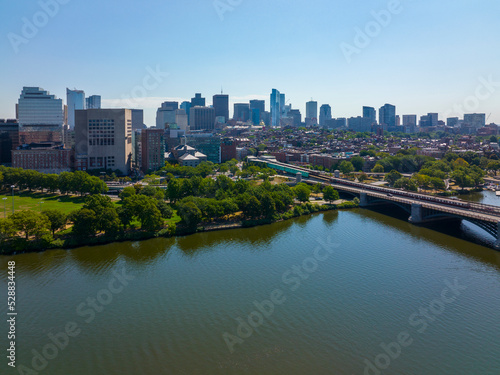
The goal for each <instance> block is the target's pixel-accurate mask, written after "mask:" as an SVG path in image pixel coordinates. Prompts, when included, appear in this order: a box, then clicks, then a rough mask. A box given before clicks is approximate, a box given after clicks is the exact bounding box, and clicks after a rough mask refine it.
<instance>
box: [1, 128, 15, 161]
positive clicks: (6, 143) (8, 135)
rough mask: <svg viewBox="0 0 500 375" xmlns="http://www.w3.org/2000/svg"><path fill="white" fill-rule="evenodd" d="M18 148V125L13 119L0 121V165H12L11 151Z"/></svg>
mask: <svg viewBox="0 0 500 375" xmlns="http://www.w3.org/2000/svg"><path fill="white" fill-rule="evenodd" d="M17 146H19V123H18V122H17V120H15V119H6V120H0V164H10V163H12V150H15V149H16V148H17Z"/></svg>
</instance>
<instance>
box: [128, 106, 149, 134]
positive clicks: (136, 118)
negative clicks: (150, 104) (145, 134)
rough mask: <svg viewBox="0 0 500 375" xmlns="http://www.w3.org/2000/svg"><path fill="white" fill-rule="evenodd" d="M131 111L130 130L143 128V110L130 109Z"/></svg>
mask: <svg viewBox="0 0 500 375" xmlns="http://www.w3.org/2000/svg"><path fill="white" fill-rule="evenodd" d="M131 111H132V130H136V129H144V128H145V127H146V126H145V125H144V110H142V109H131Z"/></svg>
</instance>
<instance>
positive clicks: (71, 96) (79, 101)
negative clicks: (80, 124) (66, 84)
mask: <svg viewBox="0 0 500 375" xmlns="http://www.w3.org/2000/svg"><path fill="white" fill-rule="evenodd" d="M66 103H67V105H68V125H69V128H70V129H74V128H75V111H76V110H77V109H85V92H84V91H82V90H70V89H68V88H66Z"/></svg>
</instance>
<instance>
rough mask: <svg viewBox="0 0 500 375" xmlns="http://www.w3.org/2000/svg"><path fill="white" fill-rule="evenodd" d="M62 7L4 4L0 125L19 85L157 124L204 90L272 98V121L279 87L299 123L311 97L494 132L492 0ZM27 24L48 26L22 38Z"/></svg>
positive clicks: (497, 77) (234, 0) (253, 0)
mask: <svg viewBox="0 0 500 375" xmlns="http://www.w3.org/2000/svg"><path fill="white" fill-rule="evenodd" d="M57 1H60V2H61V3H65V4H59V3H57V4H59V6H58V7H59V9H57V10H55V11H53V12H52V14H48V13H47V11H44V10H43V8H42V6H41V5H40V2H38V1H33V0H23V1H20V2H14V1H4V2H2V4H1V5H0V10H1V11H2V14H3V15H4V17H3V20H2V23H0V50H1V51H2V58H1V59H0V71H1V72H2V73H1V75H0V118H5V117H8V118H11V117H13V116H14V105H15V103H16V102H17V99H18V97H19V94H20V92H21V89H22V86H40V87H43V88H44V89H45V90H49V91H50V92H51V93H52V94H55V95H56V96H57V97H59V98H63V99H64V101H66V94H65V89H66V87H69V88H77V89H81V90H84V91H85V93H86V95H87V96H88V95H92V94H98V95H101V96H102V98H103V101H104V105H105V106H107V107H109V106H120V107H132V106H133V107H138V108H144V112H145V122H146V124H147V125H148V126H152V125H154V123H155V120H154V119H155V114H156V108H157V107H159V106H160V104H161V102H162V101H164V100H167V99H179V100H186V99H190V98H191V97H192V96H194V93H195V92H201V93H202V94H203V96H204V97H206V98H207V103H208V104H211V102H212V99H211V98H212V95H214V94H216V93H219V92H220V88H221V86H223V88H224V92H225V93H227V94H229V95H230V98H231V102H244V101H247V100H248V99H251V98H260V99H266V109H267V110H268V109H269V94H270V92H271V89H272V88H277V89H278V90H280V91H281V92H284V93H285V94H286V97H287V100H288V99H289V100H290V103H292V105H293V107H294V108H298V109H300V110H301V112H302V113H303V115H304V114H305V102H306V101H308V100H310V99H311V98H314V100H317V101H318V102H319V105H321V104H325V103H327V104H330V105H331V106H332V112H333V115H334V117H350V116H358V115H360V114H361V107H362V106H363V105H369V106H373V107H376V108H377V109H378V108H379V107H380V106H382V105H383V104H384V103H391V104H394V105H396V107H397V113H398V114H400V115H403V114H417V115H422V114H426V113H427V112H439V113H440V118H441V119H443V117H446V116H460V117H462V113H463V112H466V113H469V112H481V113H483V112H484V113H486V114H487V116H488V115H489V114H490V113H491V117H490V118H489V121H488V122H496V123H498V124H500V107H499V106H498V105H497V104H498V103H499V102H500V69H499V68H498V66H499V61H500V49H499V48H498V40H499V36H500V28H499V26H498V14H500V3H499V2H498V1H496V0H483V1H481V2H477V1H472V0H470V1H465V0H453V1H452V0H441V1H435V0H434V1H429V0H418V1H417V0H401V1H397V0H391V1H378V0H374V1H363V2H355V1H351V0H349V1H347V0H315V1H311V0H309V1H306V0H288V1H285V0H272V1H269V0H266V1H264V0H215V1H214V0H163V1H158V0H148V1H144V2H138V1H132V0H120V1H116V0H107V1H96V0H86V1H83V0H42V2H46V3H51V2H52V3H53V2H57ZM398 3H399V5H398ZM231 4H233V5H231ZM216 5H217V6H218V9H219V11H217V10H216ZM52 9H53V8H52ZM40 12H42V13H45V16H44V14H41V13H40ZM380 12H382V13H383V14H385V15H387V14H389V15H390V17H385V18H384V20H383V21H376V17H375V16H374V13H378V14H380ZM389 18H390V19H389ZM26 20H28V21H29V22H34V21H35V23H38V25H40V27H37V26H35V27H36V30H35V31H33V30H24V32H23V25H24V24H25V21H26ZM381 23H383V25H381ZM357 30H361V31H362V32H363V33H366V32H368V33H369V34H370V35H369V36H367V37H366V38H365V40H364V44H360V43H358V44H356V43H355V37H356V35H357ZM26 31H28V32H29V31H31V34H29V33H26ZM14 34H15V35H14ZM16 38H17V39H16ZM19 38H24V39H23V41H22V42H20V41H19V40H20V39H19ZM13 40H14V42H13ZM358 42H359V40H358ZM347 45H349V46H350V47H346V46H347ZM351 47H352V48H355V49H356V52H355V53H352V54H351V55H350V61H348V60H349V59H346V56H345V53H344V52H343V48H344V49H346V48H351ZM352 48H351V51H353V50H354V49H352ZM16 49H17V51H16ZM151 69H152V70H153V71H155V70H159V71H160V72H163V73H162V74H160V75H159V77H158V78H157V79H153V80H152V79H149V78H148V75H151V74H150V73H149V71H150V70H151ZM166 73H168V76H167V75H166ZM485 81H490V83H489V84H485V83H484V82H485ZM144 82H145V83H144ZM496 82H499V83H498V84H496ZM130 96H135V97H136V98H135V99H134V100H133V101H131V102H130V101H129V102H127V101H126V100H125V99H126V98H128V97H130ZM231 112H232V108H231Z"/></svg>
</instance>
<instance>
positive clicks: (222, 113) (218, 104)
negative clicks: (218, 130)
mask: <svg viewBox="0 0 500 375" xmlns="http://www.w3.org/2000/svg"><path fill="white" fill-rule="evenodd" d="M213 107H214V110H215V117H224V122H226V121H227V120H229V95H224V94H219V95H214V96H213Z"/></svg>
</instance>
